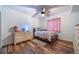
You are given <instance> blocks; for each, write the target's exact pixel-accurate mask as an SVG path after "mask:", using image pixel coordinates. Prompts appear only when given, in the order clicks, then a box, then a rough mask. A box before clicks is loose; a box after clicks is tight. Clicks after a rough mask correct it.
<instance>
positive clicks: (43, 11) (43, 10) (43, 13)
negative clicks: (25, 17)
mask: <svg viewBox="0 0 79 59" xmlns="http://www.w3.org/2000/svg"><path fill="white" fill-rule="evenodd" d="M45 11H46V10H45V8H42V12H41V15H42V16H45Z"/></svg>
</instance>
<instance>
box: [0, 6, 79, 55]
mask: <svg viewBox="0 0 79 59" xmlns="http://www.w3.org/2000/svg"><path fill="white" fill-rule="evenodd" d="M42 8H45V9H46V13H45V16H42V15H41V12H42ZM48 10H49V12H47V11H48ZM0 12H1V21H0V22H1V26H0V27H1V31H0V32H1V40H0V45H1V46H0V47H1V50H3V52H2V51H1V53H15V52H14V50H17V49H18V50H17V51H16V53H33V52H32V50H33V51H34V52H35V53H37V54H39V53H41V54H43V53H46V54H47V53H51V52H53V54H54V53H55V52H56V50H55V51H53V50H52V51H49V50H47V49H46V48H44V47H42V46H43V45H45V44H47V43H46V42H43V41H40V40H35V41H34V42H37V41H39V42H40V43H39V42H37V43H38V44H39V45H40V48H39V47H38V46H33V45H32V44H31V43H30V42H28V45H31V46H32V48H34V49H31V47H29V48H27V47H28V46H27V47H26V48H23V47H25V45H24V44H25V42H23V43H21V44H20V43H19V45H18V44H16V48H14V47H13V45H11V44H12V43H14V36H13V34H12V33H11V32H12V31H10V28H12V27H14V26H17V27H20V25H24V24H29V25H30V26H28V28H29V31H30V33H31V35H32V36H33V34H34V32H33V30H34V28H36V29H37V30H40V29H41V30H45V31H47V28H48V23H47V22H48V20H52V19H57V18H59V19H60V22H59V23H58V26H59V28H58V32H57V36H56V38H57V37H58V39H61V40H59V41H58V43H60V44H61V43H63V41H66V42H68V44H70V43H69V42H72V43H73V42H74V38H75V25H76V24H78V22H79V20H78V19H79V17H78V15H79V6H78V5H36V6H35V5H15V6H12V5H3V6H0ZM71 20H72V21H71ZM26 27H27V26H26ZM55 27H56V26H55ZM47 34H48V33H47ZM26 35H27V36H29V35H28V34H26ZM36 35H37V34H36ZM32 36H29V37H30V38H31V39H38V38H33V37H32ZM47 36H48V35H47ZM47 36H46V37H47ZM54 37H55V36H54ZM47 39H49V38H48V37H47ZM6 45H11V46H7V47H4V49H3V48H2V47H3V46H6ZM34 45H35V43H34ZM36 45H37V44H36ZM52 45H53V44H52ZM20 46H21V48H20ZM67 46H68V47H69V46H70V47H71V48H72V49H71V48H70V49H68V48H67V47H63V48H65V49H64V51H63V52H61V50H62V49H60V48H61V46H60V48H58V45H57V47H55V49H57V48H58V50H59V51H58V52H56V53H58V54H60V53H63V54H64V53H66V54H67V53H68V52H70V53H71V54H72V53H74V52H73V50H74V47H72V45H67ZM46 47H48V48H49V46H46ZM7 48H8V49H9V50H8V51H5V50H6V49H7ZM35 48H37V50H35ZM13 49H14V50H13ZM21 49H22V50H23V51H21ZM38 49H39V50H38ZM41 49H42V50H41ZM44 49H45V52H43V50H44ZM66 49H68V50H67V51H65V50H66ZM46 51H47V52H46Z"/></svg>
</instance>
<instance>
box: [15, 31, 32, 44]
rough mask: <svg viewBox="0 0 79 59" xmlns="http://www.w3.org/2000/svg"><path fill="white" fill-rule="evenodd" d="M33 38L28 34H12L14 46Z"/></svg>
mask: <svg viewBox="0 0 79 59" xmlns="http://www.w3.org/2000/svg"><path fill="white" fill-rule="evenodd" d="M32 38H33V36H32V34H31V33H30V32H15V33H14V44H16V43H20V42H23V41H26V40H30V39H32Z"/></svg>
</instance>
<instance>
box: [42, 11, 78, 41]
mask: <svg viewBox="0 0 79 59" xmlns="http://www.w3.org/2000/svg"><path fill="white" fill-rule="evenodd" d="M78 15H79V12H74V13H72V12H70V11H65V12H61V13H58V14H55V15H52V16H50V17H49V18H45V19H43V23H42V24H43V25H42V27H44V28H47V20H48V19H53V18H57V17H60V18H61V33H59V38H60V39H63V40H66V41H73V40H74V37H75V33H74V32H75V29H74V27H75V25H76V24H78V23H79V16H78Z"/></svg>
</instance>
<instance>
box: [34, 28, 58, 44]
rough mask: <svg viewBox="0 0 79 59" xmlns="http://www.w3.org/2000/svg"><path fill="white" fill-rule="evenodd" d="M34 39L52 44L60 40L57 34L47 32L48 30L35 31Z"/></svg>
mask: <svg viewBox="0 0 79 59" xmlns="http://www.w3.org/2000/svg"><path fill="white" fill-rule="evenodd" d="M34 37H35V38H39V39H40V40H42V41H45V42H48V43H51V42H52V41H53V42H54V41H55V40H56V39H58V35H57V33H55V32H53V31H47V30H35V29H34Z"/></svg>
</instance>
